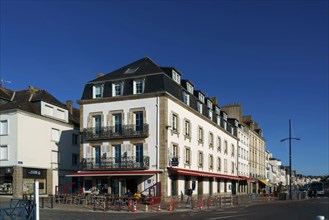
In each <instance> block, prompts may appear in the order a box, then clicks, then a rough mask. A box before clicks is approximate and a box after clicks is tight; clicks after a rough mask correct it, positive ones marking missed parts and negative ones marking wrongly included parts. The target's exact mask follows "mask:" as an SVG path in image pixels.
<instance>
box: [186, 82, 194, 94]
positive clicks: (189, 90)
mask: <svg viewBox="0 0 329 220" xmlns="http://www.w3.org/2000/svg"><path fill="white" fill-rule="evenodd" d="M186 88H187V91H188V92H189V93H191V94H193V91H194V88H193V86H192V85H191V84H190V83H188V82H187V83H186Z"/></svg>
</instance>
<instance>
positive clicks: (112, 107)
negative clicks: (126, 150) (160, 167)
mask: <svg viewBox="0 0 329 220" xmlns="http://www.w3.org/2000/svg"><path fill="white" fill-rule="evenodd" d="M136 108H145V112H146V117H145V121H144V123H146V124H149V137H148V138H146V139H145V143H147V144H148V151H149V155H148V156H150V170H155V169H156V148H155V146H156V117H157V115H156V98H147V99H143V100H141V99H135V100H123V101H116V102H110V103H95V104H84V105H83V128H87V126H88V116H89V115H90V113H95V112H101V113H102V115H103V116H104V117H103V121H102V123H103V124H102V126H110V125H108V124H107V123H108V120H107V117H108V116H109V112H110V111H117V110H120V111H123V115H124V117H123V124H132V122H129V121H128V116H127V115H128V113H129V112H130V110H131V109H136ZM129 143H130V141H124V144H129ZM109 145H110V142H102V146H104V148H105V147H107V146H109ZM89 146H90V145H89V143H85V144H83V149H84V150H83V152H84V155H83V157H84V158H87V157H88V155H87V154H86V148H87V147H89ZM110 150H112V149H110ZM111 154H112V152H111Z"/></svg>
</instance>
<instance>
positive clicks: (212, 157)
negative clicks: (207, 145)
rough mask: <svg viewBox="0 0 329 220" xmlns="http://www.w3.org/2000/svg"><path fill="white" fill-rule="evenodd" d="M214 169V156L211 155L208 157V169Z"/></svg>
mask: <svg viewBox="0 0 329 220" xmlns="http://www.w3.org/2000/svg"><path fill="white" fill-rule="evenodd" d="M213 168H214V156H213V155H212V154H210V155H209V169H213Z"/></svg>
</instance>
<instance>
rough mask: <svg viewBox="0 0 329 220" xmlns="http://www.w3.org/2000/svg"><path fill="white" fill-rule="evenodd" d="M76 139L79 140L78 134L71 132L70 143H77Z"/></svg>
mask: <svg viewBox="0 0 329 220" xmlns="http://www.w3.org/2000/svg"><path fill="white" fill-rule="evenodd" d="M78 141H79V135H78V134H72V145H78Z"/></svg>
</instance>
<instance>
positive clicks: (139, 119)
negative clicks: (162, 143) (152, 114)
mask: <svg viewBox="0 0 329 220" xmlns="http://www.w3.org/2000/svg"><path fill="white" fill-rule="evenodd" d="M143 117H144V116H143V112H135V130H136V132H137V133H138V134H142V133H143V125H144V119H143Z"/></svg>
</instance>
